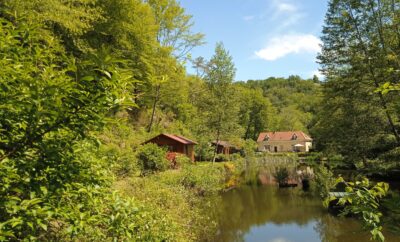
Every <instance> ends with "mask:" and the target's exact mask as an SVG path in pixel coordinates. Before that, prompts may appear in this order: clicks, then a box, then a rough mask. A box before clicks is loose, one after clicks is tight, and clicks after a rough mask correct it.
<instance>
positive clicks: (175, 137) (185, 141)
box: [144, 133, 197, 145]
mask: <svg viewBox="0 0 400 242" xmlns="http://www.w3.org/2000/svg"><path fill="white" fill-rule="evenodd" d="M160 136H165V137H167V138H169V139H172V140H175V141H177V142H179V143H181V144H185V145H197V143H196V142H195V141H193V140H190V139H188V138H185V137H183V136H180V135H176V134H164V133H162V134H159V135H157V136H156V137H153V138H151V139H149V140H147V141H146V142H144V144H145V143H148V142H150V141H152V140H154V139H156V138H158V137H160Z"/></svg>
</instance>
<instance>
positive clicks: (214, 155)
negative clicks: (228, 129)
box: [212, 128, 220, 164]
mask: <svg viewBox="0 0 400 242" xmlns="http://www.w3.org/2000/svg"><path fill="white" fill-rule="evenodd" d="M219 136H220V128H218V129H217V140H216V144H215V149H214V154H213V160H212V162H213V164H214V163H215V158H216V157H217V152H218V143H219Z"/></svg>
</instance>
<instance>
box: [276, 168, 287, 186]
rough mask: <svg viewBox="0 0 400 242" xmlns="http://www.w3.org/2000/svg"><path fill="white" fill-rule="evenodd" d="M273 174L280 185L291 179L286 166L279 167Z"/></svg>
mask: <svg viewBox="0 0 400 242" xmlns="http://www.w3.org/2000/svg"><path fill="white" fill-rule="evenodd" d="M273 175H274V178H275V180H276V181H277V182H278V184H279V186H282V185H286V184H287V182H288V180H289V171H288V169H287V168H286V167H279V168H278V169H277V170H276V171H275V172H274V174H273Z"/></svg>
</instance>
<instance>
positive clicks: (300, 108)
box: [236, 76, 321, 139]
mask: <svg viewBox="0 0 400 242" xmlns="http://www.w3.org/2000/svg"><path fill="white" fill-rule="evenodd" d="M236 85H238V86H241V87H245V88H246V89H249V90H251V93H252V94H251V96H250V97H249V98H250V99H249V100H248V101H246V102H245V103H243V104H242V105H245V106H244V107H246V106H249V105H251V106H252V107H251V106H250V107H247V108H246V109H244V110H241V113H240V114H241V121H242V123H243V124H245V122H246V121H247V120H248V121H250V123H247V125H246V126H244V128H245V129H246V134H250V136H248V137H246V138H252V139H256V138H257V137H256V136H257V135H258V133H257V132H258V131H260V130H262V129H263V130H262V131H265V130H271V131H279V130H280V131H282V130H303V131H307V130H308V129H310V128H311V127H312V126H313V125H314V121H313V116H314V115H315V114H316V113H317V111H318V106H319V104H320V101H321V85H320V84H319V83H315V82H314V81H313V80H302V79H301V78H300V77H298V76H290V77H289V78H286V79H285V78H275V77H271V78H268V79H265V80H249V81H247V82H245V83H244V82H238V83H236ZM260 92H261V93H262V96H263V99H260V98H259V93H260ZM245 93H246V91H245V92H244V93H241V95H243V96H245ZM252 102H253V103H252ZM248 108H249V109H248ZM260 108H261V109H260ZM257 109H259V111H258V112H257V111H255V110H257ZM252 110H254V111H255V113H254V114H253V115H254V117H251V116H249V117H246V116H245V115H246V114H247V113H249V112H252ZM258 117H260V118H258ZM249 118H251V119H252V120H250V119H249ZM243 121H245V122H243ZM248 125H250V126H248ZM253 130H254V131H253ZM252 132H254V134H253V133H252ZM252 136H255V138H253V137H252Z"/></svg>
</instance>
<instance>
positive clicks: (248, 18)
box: [243, 15, 255, 21]
mask: <svg viewBox="0 0 400 242" xmlns="http://www.w3.org/2000/svg"><path fill="white" fill-rule="evenodd" d="M254 18H255V16H253V15H249V16H244V17H243V20H244V21H251V20H253V19H254Z"/></svg>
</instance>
